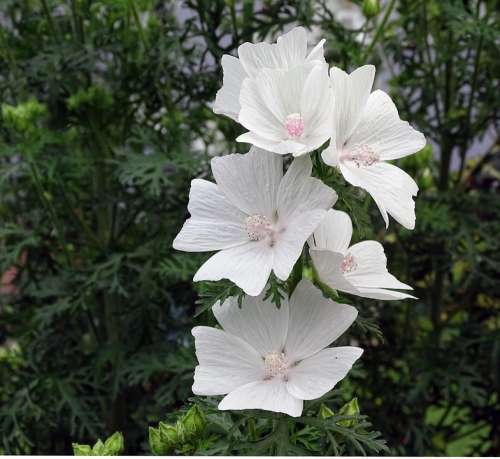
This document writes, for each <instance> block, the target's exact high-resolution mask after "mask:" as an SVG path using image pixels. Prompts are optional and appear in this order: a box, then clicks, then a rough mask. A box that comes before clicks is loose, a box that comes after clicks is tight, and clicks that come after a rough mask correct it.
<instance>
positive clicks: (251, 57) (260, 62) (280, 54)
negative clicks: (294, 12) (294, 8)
mask: <svg viewBox="0 0 500 459" xmlns="http://www.w3.org/2000/svg"><path fill="white" fill-rule="evenodd" d="M306 52H307V34H306V31H305V29H304V28H303V27H296V28H295V29H293V30H291V31H290V32H288V33H286V34H285V35H283V36H281V37H279V38H278V42H277V43H276V44H269V43H256V44H253V43H243V44H242V45H241V46H240V47H239V48H238V56H239V58H240V60H241V63H242V65H243V67H244V68H245V70H246V72H247V73H248V75H250V76H251V77H255V76H256V75H257V74H258V72H259V70H260V69H262V68H270V69H285V70H286V69H290V68H293V67H295V66H297V65H300V64H301V63H303V62H304V60H305V57H306Z"/></svg>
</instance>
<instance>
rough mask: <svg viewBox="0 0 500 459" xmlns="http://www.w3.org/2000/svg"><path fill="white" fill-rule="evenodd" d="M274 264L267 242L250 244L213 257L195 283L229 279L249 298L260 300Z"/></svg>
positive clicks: (203, 267) (198, 273) (204, 266)
mask: <svg viewBox="0 0 500 459" xmlns="http://www.w3.org/2000/svg"><path fill="white" fill-rule="evenodd" d="M272 263H273V252H272V250H271V248H270V247H269V244H268V242H267V241H266V240H262V241H251V242H248V243H246V244H244V245H240V246H238V247H233V248H231V249H227V250H222V251H220V252H218V253H216V254H215V255H213V256H212V257H211V258H209V259H208V260H207V261H206V262H205V263H204V264H203V265H202V266H201V268H200V269H199V270H198V271H197V272H196V274H195V275H194V277H193V281H194V282H198V281H202V280H208V281H218V280H221V279H229V280H231V281H232V282H234V283H235V284H236V285H237V286H238V287H240V288H242V289H243V290H244V291H245V293H246V294H247V295H251V296H257V295H259V294H260V293H261V292H262V290H263V289H264V287H265V285H266V282H267V279H268V278H269V274H271V267H272Z"/></svg>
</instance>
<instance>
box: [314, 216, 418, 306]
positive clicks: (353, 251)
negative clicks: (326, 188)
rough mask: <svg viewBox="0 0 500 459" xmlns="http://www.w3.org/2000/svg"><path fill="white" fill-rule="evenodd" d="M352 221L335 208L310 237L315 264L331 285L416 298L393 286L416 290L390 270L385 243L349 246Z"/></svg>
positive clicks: (383, 296) (386, 296)
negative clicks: (383, 244)
mask: <svg viewBox="0 0 500 459" xmlns="http://www.w3.org/2000/svg"><path fill="white" fill-rule="evenodd" d="M351 237H352V223H351V219H350V218H349V215H347V214H346V213H345V212H341V211H338V210H333V209H331V210H330V211H328V213H327V214H326V216H325V218H324V219H323V221H322V222H321V224H320V225H319V226H318V228H317V229H316V231H314V234H313V235H312V236H311V237H310V238H309V241H308V242H309V247H310V248H311V249H312V250H311V251H310V254H311V258H312V260H313V265H314V268H315V269H316V272H317V273H318V276H319V278H320V280H321V281H322V282H324V283H325V284H326V285H328V286H329V287H331V288H333V289H336V290H341V291H343V292H347V293H351V294H353V295H358V296H362V297H365V298H374V299H379V300H400V299H402V298H415V297H413V296H411V295H408V294H406V293H401V292H398V291H393V290H389V289H401V290H412V288H411V287H410V286H409V285H406V284H403V283H402V282H400V281H398V280H397V279H396V278H395V277H394V276H393V275H392V274H390V273H389V272H388V271H387V267H386V265H387V259H386V257H385V253H384V248H383V247H382V244H380V243H379V242H377V241H363V242H358V243H357V244H354V245H352V246H351V247H349V243H350V242H351Z"/></svg>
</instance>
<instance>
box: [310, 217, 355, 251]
mask: <svg viewBox="0 0 500 459" xmlns="http://www.w3.org/2000/svg"><path fill="white" fill-rule="evenodd" d="M351 237H352V222H351V219H350V217H349V215H347V214H346V213H345V212H342V211H340V210H334V209H330V210H329V211H328V212H327V214H326V215H325V217H324V218H323V220H322V221H321V224H320V225H319V226H318V227H317V228H316V230H315V231H314V234H313V235H312V236H311V237H310V238H309V241H308V242H309V247H311V248H312V249H318V250H330V251H332V252H338V253H341V254H344V255H345V253H346V252H347V248H348V247H349V243H350V242H351Z"/></svg>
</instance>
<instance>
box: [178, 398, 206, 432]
mask: <svg viewBox="0 0 500 459" xmlns="http://www.w3.org/2000/svg"><path fill="white" fill-rule="evenodd" d="M181 422H182V425H183V427H184V430H185V433H186V436H187V437H196V436H198V435H199V434H200V433H201V432H202V431H203V429H204V428H205V425H206V419H205V415H204V414H203V411H201V410H200V408H199V407H198V406H197V405H193V406H192V407H191V408H190V409H189V411H188V412H187V413H186V414H185V415H184V417H183V418H182V420H181Z"/></svg>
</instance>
